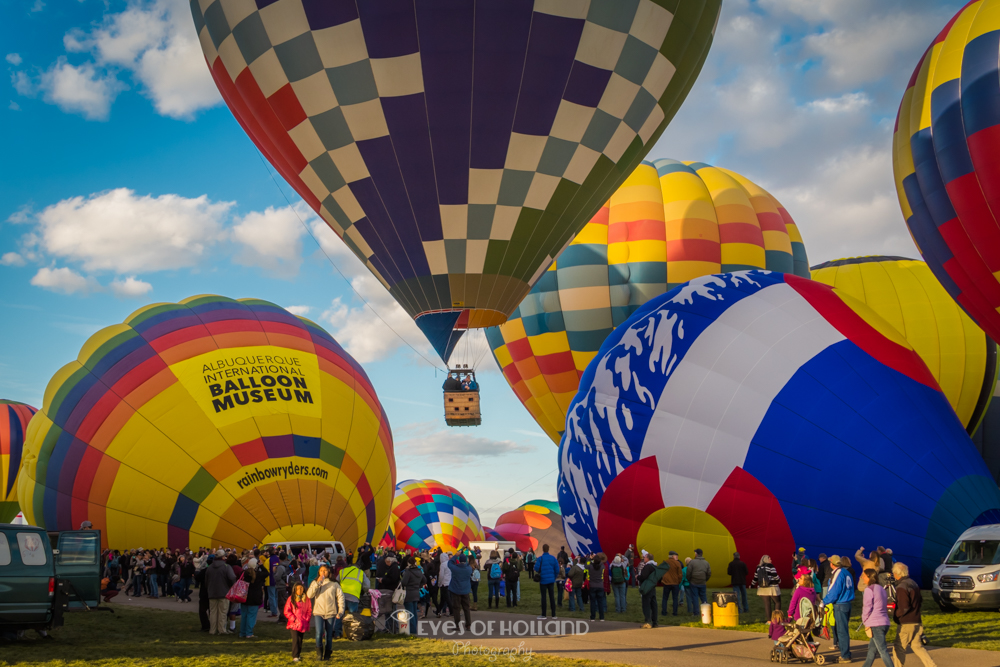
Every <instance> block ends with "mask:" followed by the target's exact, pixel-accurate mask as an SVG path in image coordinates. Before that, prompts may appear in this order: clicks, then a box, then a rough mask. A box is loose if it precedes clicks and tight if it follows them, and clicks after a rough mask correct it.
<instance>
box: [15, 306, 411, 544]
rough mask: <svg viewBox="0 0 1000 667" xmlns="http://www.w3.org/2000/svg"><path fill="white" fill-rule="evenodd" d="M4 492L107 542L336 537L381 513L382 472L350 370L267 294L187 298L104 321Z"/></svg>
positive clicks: (375, 405) (27, 510) (329, 342)
mask: <svg viewBox="0 0 1000 667" xmlns="http://www.w3.org/2000/svg"><path fill="white" fill-rule="evenodd" d="M24 449H25V451H24V462H23V463H22V467H21V474H20V476H19V478H18V500H19V501H20V504H21V509H23V510H24V514H25V516H26V517H27V518H28V520H29V522H31V523H33V524H35V525H38V526H43V527H45V528H47V529H48V530H67V529H71V528H77V527H78V526H79V525H80V523H81V522H83V521H84V520H88V521H91V522H92V523H93V525H94V527H95V528H98V529H100V530H101V531H102V537H103V539H104V540H105V541H106V545H107V546H108V547H110V548H112V549H126V548H136V547H154V546H163V545H166V546H168V547H170V548H171V549H174V548H187V547H192V548H198V547H209V546H213V547H214V546H218V545H220V544H222V545H228V546H233V547H240V548H249V547H252V546H253V545H255V544H265V543H269V542H284V541H289V540H291V541H299V540H305V541H309V540H313V541H316V540H331V539H332V540H339V541H341V542H343V543H344V545H345V546H346V547H347V548H348V549H356V548H357V547H359V546H361V545H362V544H364V543H365V542H370V541H372V540H373V539H374V538H375V537H376V531H381V530H382V528H383V527H384V526H385V525H386V522H387V521H388V517H389V509H390V506H391V504H392V490H393V486H394V484H393V483H394V481H395V476H396V467H395V458H394V455H393V449H392V434H391V432H390V430H389V423H388V421H387V420H386V417H385V412H384V411H383V410H382V406H381V404H380V403H379V401H378V397H377V396H376V395H375V391H374V389H373V388H372V386H371V382H370V381H369V380H368V377H367V376H366V375H365V372H364V370H362V368H361V366H359V365H358V363H357V362H356V361H354V360H353V359H352V358H351V357H350V355H348V354H347V353H346V352H344V350H343V349H342V348H341V347H340V345H338V344H337V342H336V341H335V340H334V339H333V338H331V337H330V335H329V334H328V333H327V332H326V331H324V330H323V329H321V328H320V327H318V326H317V325H315V324H314V323H312V322H310V321H308V320H304V319H301V318H298V317H295V316H294V315H292V314H291V313H289V312H287V311H286V310H284V309H282V308H280V307H278V306H276V305H274V304H272V303H268V302H266V301H259V300H255V299H243V300H240V301H234V300H232V299H227V298H224V297H219V296H198V297H192V298H190V299H186V300H184V301H182V302H181V303H161V304H153V305H150V306H146V307H145V308H141V309H139V310H137V311H136V312H135V313H133V314H132V315H131V316H129V318H128V319H126V320H125V323H124V324H119V325H115V326H112V327H108V328H106V329H103V330H101V331H99V332H97V333H96V334H94V335H93V336H92V337H91V338H90V339H89V340H88V341H87V342H86V343H85V344H84V346H83V349H82V350H81V351H80V354H79V356H78V357H77V360H76V361H74V362H72V363H70V364H67V365H66V366H64V367H63V368H62V369H60V370H59V371H58V372H57V373H56V375H55V376H54V377H53V378H52V380H51V381H50V382H49V386H48V388H47V389H46V391H45V403H44V405H43V407H42V409H41V411H40V412H39V413H38V414H37V415H35V417H34V418H33V419H32V420H31V424H30V426H29V428H28V438H27V441H26V443H25V448H24Z"/></svg>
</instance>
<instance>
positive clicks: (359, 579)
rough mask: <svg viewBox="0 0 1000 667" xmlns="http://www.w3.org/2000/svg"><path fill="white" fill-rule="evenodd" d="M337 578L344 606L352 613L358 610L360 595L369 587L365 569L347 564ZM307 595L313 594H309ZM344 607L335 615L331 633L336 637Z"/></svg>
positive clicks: (329, 576) (340, 626) (340, 628)
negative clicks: (335, 618) (335, 619)
mask: <svg viewBox="0 0 1000 667" xmlns="http://www.w3.org/2000/svg"><path fill="white" fill-rule="evenodd" d="M324 567H326V571H327V575H326V576H327V578H331V579H332V577H331V575H330V568H329V566H324ZM321 571H322V569H321ZM338 579H339V581H340V589H341V593H342V594H343V596H344V608H346V610H347V611H349V612H351V613H352V614H353V613H356V612H357V611H358V606H359V605H360V604H361V596H362V595H363V594H364V592H365V591H367V590H368V589H369V588H371V583H370V580H369V579H368V575H367V574H365V571H364V570H362V569H361V568H359V567H358V566H356V565H348V566H347V567H345V568H344V569H343V570H341V571H340V574H339V575H338ZM309 590H310V591H311V590H312V586H310V587H309ZM309 597H313V596H312V595H310V596H309ZM344 608H342V609H341V614H340V616H338V617H337V621H336V623H335V624H334V628H333V634H334V636H335V637H337V638H339V637H340V636H341V634H342V633H343V623H341V619H342V618H343V616H344V614H343V611H344ZM313 615H317V614H316V610H315V609H313Z"/></svg>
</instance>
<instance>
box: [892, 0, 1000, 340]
mask: <svg viewBox="0 0 1000 667" xmlns="http://www.w3.org/2000/svg"><path fill="white" fill-rule="evenodd" d="M998 9H1000V2H998V0H978V1H976V2H969V3H968V4H967V5H966V6H965V7H963V8H962V9H961V10H960V11H959V12H958V14H956V15H955V16H954V18H952V19H951V21H949V22H948V25H946V26H945V27H944V29H943V30H942V31H941V32H940V34H938V36H937V37H936V38H935V39H934V41H933V42H932V43H931V45H930V46H929V47H928V48H927V51H926V52H925V53H924V55H923V57H922V58H921V59H920V62H919V63H918V64H917V67H916V69H915V70H914V71H913V76H912V77H910V81H909V84H908V85H907V87H906V92H905V93H904V94H903V101H902V103H901V104H900V107H899V115H898V116H897V118H896V128H895V131H894V134H893V171H894V172H895V177H896V191H897V194H898V196H899V203H900V206H901V207H902V210H903V217H904V218H905V219H906V224H907V226H908V227H909V228H910V234H911V235H912V237H913V241H914V242H915V243H916V244H917V248H918V249H919V250H920V254H921V255H923V257H924V259H925V260H927V264H928V266H930V268H931V270H932V271H933V272H934V275H935V276H937V278H938V280H940V281H941V284H942V285H943V286H944V288H945V289H946V290H947V291H948V293H949V294H950V295H951V296H952V298H954V299H955V301H957V302H958V303H959V305H961V306H962V308H964V309H965V312H967V313H968V314H969V315H970V316H971V317H972V319H974V320H975V321H976V323H977V324H979V326H980V327H982V328H983V329H984V330H985V331H986V333H987V334H988V335H989V336H990V337H991V338H993V339H994V340H1000V312H998V308H1000V224H998V220H1000V169H997V162H996V155H997V153H998V152H1000V112H998V107H997V103H996V98H997V97H998V96H1000V73H998V65H997V62H998V56H1000V39H998V37H1000V22H998V21H997V11H998Z"/></svg>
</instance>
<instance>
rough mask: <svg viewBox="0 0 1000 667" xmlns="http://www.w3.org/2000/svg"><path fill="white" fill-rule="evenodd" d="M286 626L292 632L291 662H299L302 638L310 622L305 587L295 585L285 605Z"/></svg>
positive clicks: (310, 612) (310, 614) (309, 605)
mask: <svg viewBox="0 0 1000 667" xmlns="http://www.w3.org/2000/svg"><path fill="white" fill-rule="evenodd" d="M285 618H287V619H288V625H287V626H286V627H287V628H288V629H289V630H291V631H292V662H299V653H300V652H301V651H302V637H303V636H304V635H305V633H306V632H308V631H309V621H310V620H312V605H311V604H310V602H309V598H307V597H306V587H305V586H303V585H302V584H295V588H293V589H292V595H291V597H289V598H288V602H286V603H285Z"/></svg>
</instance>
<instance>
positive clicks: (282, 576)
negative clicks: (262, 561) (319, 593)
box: [271, 551, 304, 623]
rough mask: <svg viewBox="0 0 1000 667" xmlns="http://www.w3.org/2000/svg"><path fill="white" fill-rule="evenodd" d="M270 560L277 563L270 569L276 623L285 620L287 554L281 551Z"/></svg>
mask: <svg viewBox="0 0 1000 667" xmlns="http://www.w3.org/2000/svg"><path fill="white" fill-rule="evenodd" d="M271 560H272V561H273V562H276V563H277V565H276V566H275V567H274V569H273V570H271V583H273V584H274V596H275V600H276V601H277V603H278V605H277V609H278V623H283V622H285V620H286V619H285V600H286V599H288V583H287V582H288V556H287V555H286V554H285V552H284V551H281V552H279V553H278V555H276V556H271ZM303 594H304V593H303Z"/></svg>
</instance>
